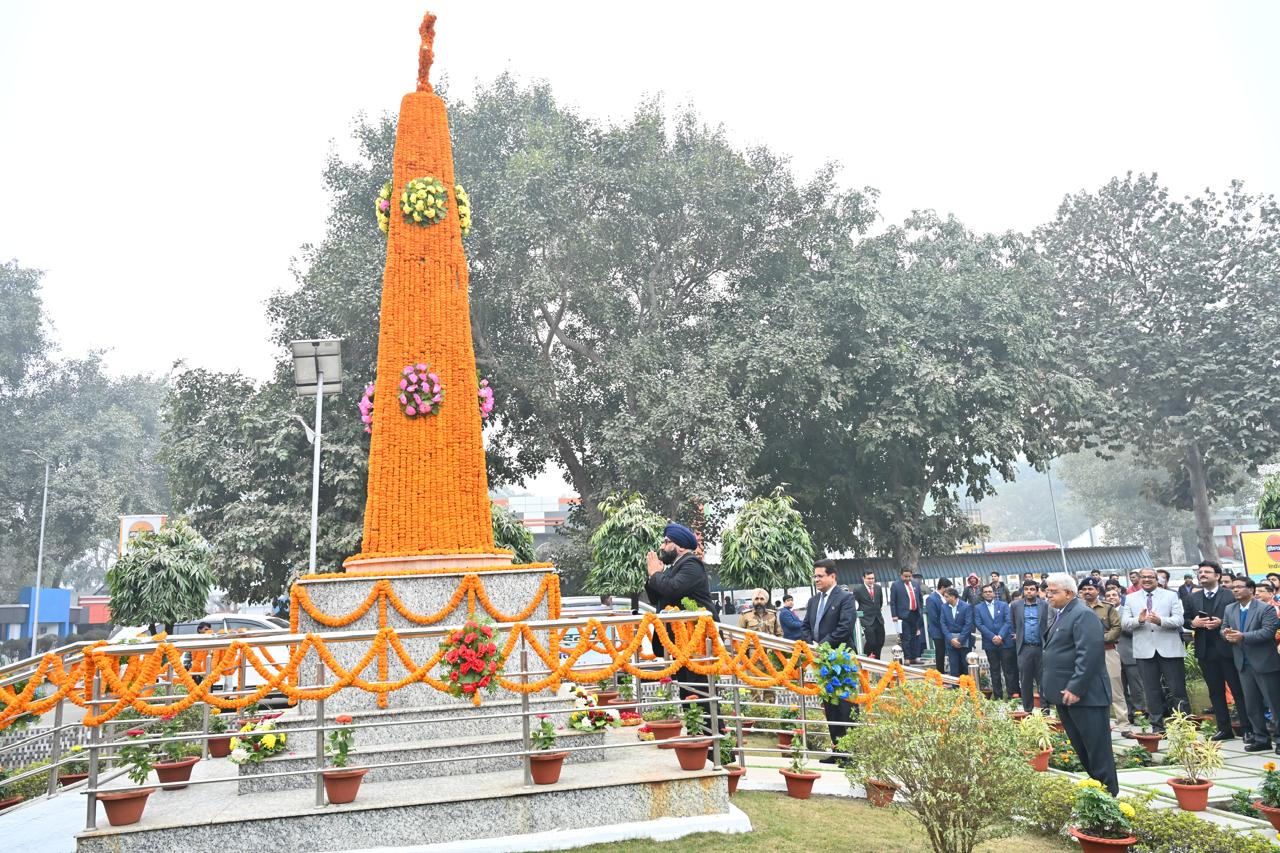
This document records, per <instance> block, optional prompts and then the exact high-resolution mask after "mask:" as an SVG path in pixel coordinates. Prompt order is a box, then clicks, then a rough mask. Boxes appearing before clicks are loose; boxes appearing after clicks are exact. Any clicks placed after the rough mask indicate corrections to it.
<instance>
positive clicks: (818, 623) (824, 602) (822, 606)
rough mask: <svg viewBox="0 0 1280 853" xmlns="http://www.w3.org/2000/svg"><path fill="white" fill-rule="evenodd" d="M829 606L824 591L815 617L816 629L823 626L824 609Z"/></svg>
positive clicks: (814, 624) (814, 625)
mask: <svg viewBox="0 0 1280 853" xmlns="http://www.w3.org/2000/svg"><path fill="white" fill-rule="evenodd" d="M826 607H827V594H826V593H825V592H824V593H823V594H822V597H821V598H819V599H818V613H817V615H815V616H814V617H813V627H814V630H818V629H820V628H821V627H822V611H823V610H825V609H826Z"/></svg>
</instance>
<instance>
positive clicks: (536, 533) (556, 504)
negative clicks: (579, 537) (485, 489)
mask: <svg viewBox="0 0 1280 853" xmlns="http://www.w3.org/2000/svg"><path fill="white" fill-rule="evenodd" d="M493 502H494V503H495V504H498V505H499V506H505V507H506V508H507V509H509V510H511V512H512V513H513V514H514V515H515V517H516V518H518V519H520V521H521V522H522V523H523V524H524V526H525V527H526V528H527V529H528V531H529V532H530V533H532V534H533V546H534V548H535V549H536V548H538V547H539V546H541V545H543V544H545V543H547V542H550V541H551V539H552V537H554V536H555V535H556V531H558V530H559V529H560V528H561V527H563V526H564V523H565V519H566V518H568V517H569V511H570V510H571V509H572V508H573V507H574V506H575V505H577V504H578V503H579V500H578V498H577V497H575V496H572V495H569V496H564V495H558V496H549V495H504V496H502V497H496V498H494V499H493Z"/></svg>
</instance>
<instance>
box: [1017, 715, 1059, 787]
mask: <svg viewBox="0 0 1280 853" xmlns="http://www.w3.org/2000/svg"><path fill="white" fill-rule="evenodd" d="M1018 743H1019V745H1020V746H1021V747H1022V751H1023V754H1024V755H1026V756H1027V761H1028V762H1029V763H1030V764H1031V766H1032V767H1033V768H1035V770H1036V771H1037V772H1040V773H1045V772H1047V771H1048V770H1049V756H1050V755H1052V754H1053V729H1052V727H1050V725H1049V721H1048V720H1047V719H1046V718H1045V716H1044V714H1042V713H1040V712H1039V711H1032V712H1031V713H1030V714H1028V715H1027V716H1025V717H1023V718H1022V719H1021V720H1019V721H1018Z"/></svg>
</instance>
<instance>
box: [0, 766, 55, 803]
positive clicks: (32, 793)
mask: <svg viewBox="0 0 1280 853" xmlns="http://www.w3.org/2000/svg"><path fill="white" fill-rule="evenodd" d="M47 766H49V762H47V761H35V762H32V763H31V764H28V765H26V766H24V767H19V768H18V769H17V770H13V771H10V773H9V775H10V776H18V775H21V774H23V773H26V772H28V771H30V770H36V769H39V768H41V767H47ZM48 790H49V774H48V773H37V774H36V775H34V776H28V777H27V778H26V779H19V780H18V781H17V782H6V783H4V784H0V800H8V799H10V798H12V797H22V798H23V799H24V800H30V799H34V798H36V797H39V796H41V795H43V794H44V793H45V792H46V791H48Z"/></svg>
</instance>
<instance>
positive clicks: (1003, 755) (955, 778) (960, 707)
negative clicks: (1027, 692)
mask: <svg viewBox="0 0 1280 853" xmlns="http://www.w3.org/2000/svg"><path fill="white" fill-rule="evenodd" d="M883 698H884V700H885V701H882V702H880V703H877V705H876V706H875V709H874V710H873V711H870V712H868V713H867V714H865V715H864V719H865V722H864V724H863V725H861V726H858V727H856V728H854V729H853V730H852V731H851V732H850V733H849V734H847V735H845V736H844V737H842V738H841V739H840V744H839V748H840V749H841V750H842V751H844V752H846V753H848V754H849V759H848V764H847V766H846V771H845V775H846V776H847V777H848V779H849V781H850V783H851V784H858V783H861V782H863V781H864V780H867V779H880V780H884V781H886V782H889V781H892V782H896V783H897V784H898V785H899V787H900V792H901V795H902V798H903V799H902V805H903V807H904V808H905V810H906V811H907V812H908V813H910V814H911V815H912V816H913V817H915V818H916V819H917V820H918V821H920V823H921V824H922V825H923V827H924V830H925V833H926V834H927V835H928V837H929V843H930V846H931V847H932V848H933V850H934V853H971V851H972V850H973V848H974V845H976V844H978V843H979V842H981V841H984V840H987V839H994V838H1001V837H1004V836H1007V835H1009V834H1011V833H1012V832H1013V831H1015V829H1016V828H1017V824H1016V822H1015V818H1014V812H1015V810H1016V808H1017V807H1018V806H1019V805H1021V804H1022V803H1023V802H1024V800H1025V798H1026V793H1027V791H1028V790H1033V789H1034V788H1033V786H1034V785H1035V784H1036V779H1035V777H1036V775H1037V774H1036V773H1035V771H1033V770H1032V769H1031V767H1030V766H1029V765H1028V764H1027V761H1026V758H1025V757H1024V756H1023V754H1022V750H1021V749H1020V748H1019V747H1020V743H1019V737H1018V730H1017V727H1016V726H1015V725H1014V724H1013V723H1012V722H1011V721H1010V720H1009V719H1008V718H1007V717H1005V716H1004V715H1001V714H990V713H982V712H981V706H980V705H979V704H978V703H977V702H975V701H974V700H973V699H972V697H971V696H970V695H969V694H968V692H966V691H961V690H948V689H944V688H941V687H937V686H935V685H933V684H931V683H927V682H909V683H907V684H901V685H898V686H895V687H893V688H891V689H890V690H889V691H888V692H887V694H886V696H885V697H883Z"/></svg>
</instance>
